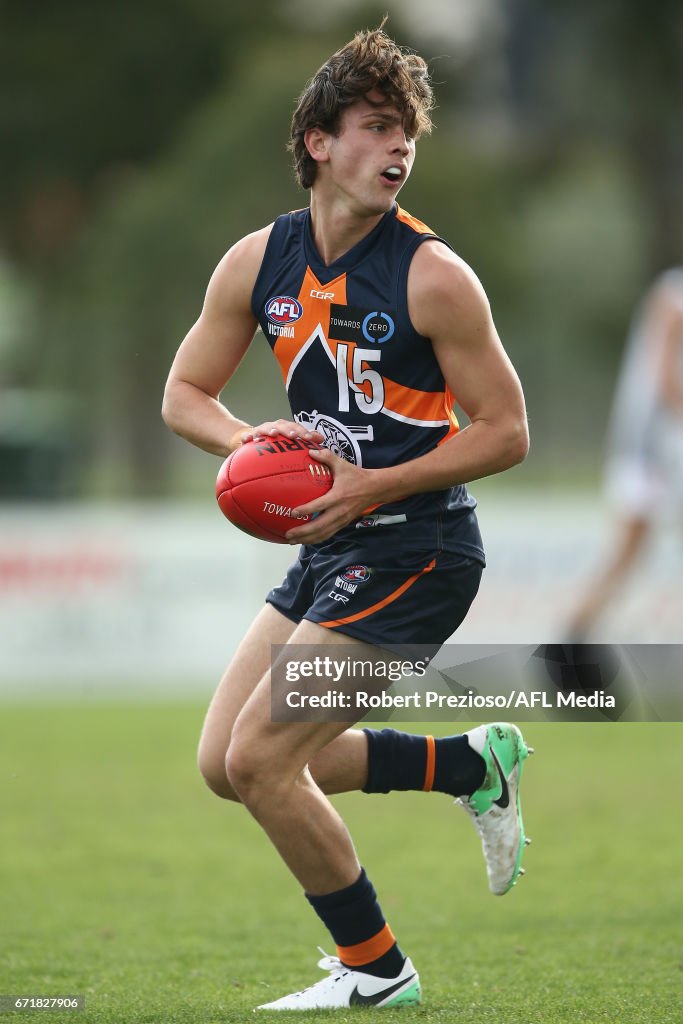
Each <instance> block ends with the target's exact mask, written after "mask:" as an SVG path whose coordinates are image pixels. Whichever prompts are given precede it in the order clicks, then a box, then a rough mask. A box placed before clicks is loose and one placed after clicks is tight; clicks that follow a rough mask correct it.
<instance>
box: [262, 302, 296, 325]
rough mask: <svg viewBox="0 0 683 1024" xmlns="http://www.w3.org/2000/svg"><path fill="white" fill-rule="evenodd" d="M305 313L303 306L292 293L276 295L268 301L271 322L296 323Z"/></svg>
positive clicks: (267, 313) (267, 312)
mask: <svg viewBox="0 0 683 1024" xmlns="http://www.w3.org/2000/svg"><path fill="white" fill-rule="evenodd" d="M303 315H304V310H303V306H302V305H301V303H300V302H299V301H298V299H294V298H292V296H291V295H275V296H274V297H273V298H272V299H268V301H267V302H266V316H267V317H268V319H269V320H270V322H271V324H276V325H277V326H281V325H283V324H294V323H296V321H297V320H300V319H301V317H302V316H303Z"/></svg>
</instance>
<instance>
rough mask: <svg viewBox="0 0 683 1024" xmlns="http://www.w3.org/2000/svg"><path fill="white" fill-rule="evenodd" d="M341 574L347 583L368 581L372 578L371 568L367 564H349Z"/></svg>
mask: <svg viewBox="0 0 683 1024" xmlns="http://www.w3.org/2000/svg"><path fill="white" fill-rule="evenodd" d="M340 575H341V578H342V579H343V580H346V581H347V583H367V581H368V580H369V579H370V570H369V569H368V567H367V565H349V566H347V568H346V569H344V572H343V573H341V574H340Z"/></svg>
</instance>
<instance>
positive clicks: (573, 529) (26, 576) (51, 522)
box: [0, 494, 683, 698]
mask: <svg viewBox="0 0 683 1024" xmlns="http://www.w3.org/2000/svg"><path fill="white" fill-rule="evenodd" d="M480 521H481V525H482V532H483V534H484V539H485V543H486V548H487V553H488V559H489V567H488V568H487V570H486V572H485V574H484V581H483V583H482V588H481V591H480V594H479V597H478V598H477V601H476V602H475V606H474V607H473V609H472V611H471V612H470V615H469V617H468V619H467V621H466V623H465V624H464V626H463V627H462V628H461V630H460V631H459V633H458V636H457V639H458V640H460V641H462V642H463V643H474V644H484V643H486V644H492V643H497V644H509V643H522V644H529V643H543V642H554V641H558V640H561V639H563V637H562V630H563V623H564V621H565V617H566V614H567V612H568V609H569V608H570V606H571V604H572V602H573V601H574V599H575V596H576V594H577V592H578V589H579V588H580V587H582V586H583V585H584V584H585V582H586V581H587V579H588V577H589V575H590V573H591V571H592V570H593V567H594V566H595V564H596V562H597V559H598V556H599V552H600V551H601V550H602V549H603V548H604V545H605V543H606V536H605V534H606V529H607V527H608V522H607V519H606V518H605V516H604V513H603V511H602V510H601V509H600V508H595V507H593V506H591V504H590V501H589V500H588V499H583V500H578V499H574V500H572V501H568V500H567V499H566V498H548V497H543V498H542V497H541V496H540V495H533V496H530V495H525V496H524V497H522V496H508V497H506V498H505V499H504V500H503V499H502V498H501V497H500V495H496V494H490V495H489V496H488V497H487V498H486V500H483V499H482V501H481V505H480ZM294 555H295V549H292V548H290V547H288V546H286V545H282V546H280V545H272V544H266V543H263V542H259V541H256V540H252V539H251V538H249V537H246V536H245V535H244V534H241V533H240V532H239V531H237V530H235V529H234V528H233V527H231V526H230V525H229V524H228V523H226V522H225V521H224V520H223V519H222V517H221V516H220V513H219V512H218V510H217V509H214V508H213V507H212V506H211V505H209V506H207V507H198V506H194V505H189V506H179V505H172V506H168V505H163V504H154V505H126V506H123V505H117V506H100V505H91V506H84V505H78V506H68V505H67V506H63V505H57V506H53V507H42V508H39V507H33V506H27V507H10V506H5V507H0V696H11V697H13V698H14V697H19V696H22V695H23V696H26V695H31V694H33V693H36V694H38V693H40V694H46V693H52V694H54V695H55V696H57V695H80V696H89V695H98V694H101V693H106V694H107V695H108V696H110V695H112V694H116V693H120V694H122V695H123V694H125V695H126V696H130V695H131V693H137V694H139V695H142V696H144V695H162V694H171V695H172V694H178V693H185V692H192V691H193V690H194V691H196V692H198V693H200V694H205V693H208V692H210V691H211V690H212V688H213V686H214V683H215V681H216V679H217V677H218V676H219V675H220V673H221V671H222V669H223V667H224V665H225V663H226V661H227V660H228V658H229V656H230V654H231V652H232V651H233V650H234V647H235V645H236V643H237V642H238V641H239V638H240V636H241V635H242V634H243V632H244V631H245V629H246V627H247V626H248V624H249V622H250V620H251V618H252V617H253V615H254V613H255V612H256V611H257V610H258V608H259V607H260V606H261V604H262V602H263V597H264V595H265V593H266V592H267V590H268V589H269V588H270V587H271V586H272V585H273V584H274V583H276V582H279V580H280V579H281V578H282V576H283V575H284V572H285V570H286V567H287V565H288V564H289V562H290V561H291V559H292V558H293V556H294ZM682 563H683V558H682V552H681V549H680V545H679V538H678V537H677V536H675V535H673V534H665V535H662V536H660V537H659V538H658V540H657V541H656V543H655V545H654V547H653V550H652V551H651V552H650V554H649V556H648V557H647V558H646V559H645V560H644V562H643V565H642V568H641V569H640V571H639V572H638V574H637V575H636V576H635V577H634V579H633V580H632V582H631V585H630V587H629V589H628V591H627V593H626V595H625V596H624V597H623V598H622V599H621V600H620V601H619V602H618V604H617V605H616V606H615V607H614V608H613V609H612V610H611V611H610V614H609V615H608V616H607V617H606V618H605V621H604V625H603V626H602V627H601V630H600V634H599V635H597V634H596V636H595V637H594V638H593V639H595V640H596V641H602V640H604V641H609V642H613V643H655V642H657V643H678V642H681V640H683V627H682V625H681V624H682V623H683V584H682V583H681V579H682V578H683V573H682V572H681V566H682Z"/></svg>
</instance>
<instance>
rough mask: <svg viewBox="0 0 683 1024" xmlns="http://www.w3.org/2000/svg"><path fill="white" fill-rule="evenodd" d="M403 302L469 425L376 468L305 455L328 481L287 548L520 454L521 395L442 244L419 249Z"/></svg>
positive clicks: (483, 304)
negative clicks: (322, 466)
mask: <svg viewBox="0 0 683 1024" xmlns="http://www.w3.org/2000/svg"><path fill="white" fill-rule="evenodd" d="M408 303H409V311H410V316H411V319H412V321H413V324H414V326H415V327H416V329H417V330H418V331H419V332H420V334H422V335H424V336H425V339H429V341H427V340H425V344H429V343H431V344H432V346H433V349H434V353H435V355H436V358H437V360H438V362H439V365H440V367H441V370H442V372H443V375H444V378H445V380H446V383H447V385H448V386H449V388H450V389H451V391H453V392H454V393H455V394H456V395H457V396H458V401H459V403H460V405H461V406H462V408H463V409H464V410H465V412H466V413H467V416H468V418H469V419H470V424H469V425H468V426H467V427H466V428H465V429H464V430H461V431H460V432H459V433H458V434H457V435H455V437H453V438H451V439H450V440H449V441H446V442H445V443H444V444H442V445H440V446H439V447H437V448H435V449H434V450H433V451H431V452H429V453H427V454H426V455H423V456H421V457H420V458H418V459H413V460H411V461H409V462H406V463H403V464H402V465H399V466H392V467H387V468H384V469H377V470H366V469H359V468H357V467H355V466H352V465H350V464H348V463H346V462H344V461H343V460H341V459H338V458H336V457H335V456H333V455H332V454H331V453H328V452H321V453H311V457H313V458H316V459H318V460H319V461H321V462H325V463H327V464H328V465H329V466H330V467H331V468H332V469H333V472H334V474H335V482H334V486H333V487H332V489H331V490H330V491H329V492H328V493H327V494H326V495H325V496H324V497H323V498H320V499H317V500H316V501H315V502H311V503H309V504H308V505H306V506H302V510H303V511H306V512H318V513H320V514H319V515H318V517H317V518H316V519H315V520H314V521H313V522H312V523H309V524H307V525H306V526H302V527H297V528H296V529H295V530H292V531H291V532H290V534H288V538H290V539H291V541H292V542H293V543H294V542H302V543H317V542H319V541H321V540H324V539H326V538H327V537H329V536H331V535H332V534H333V533H336V532H337V530H339V529H341V528H342V527H344V526H346V525H347V524H348V523H350V522H352V521H353V520H354V519H357V518H359V517H360V516H361V515H362V514H363V513H364V512H365V511H367V509H368V508H370V507H372V506H373V505H375V504H377V503H380V502H390V501H395V500H397V499H400V498H404V497H407V496H408V495H411V494H416V493H418V492H421V491H432V490H441V489H445V488H448V487H451V486H453V485H454V484H459V483H467V482H469V481H471V480H476V479H479V478H481V477H484V476H489V475H491V474H494V473H499V472H502V471H503V470H505V469H508V468H510V467H511V466H514V465H516V464H517V463H518V462H521V461H522V460H523V459H524V458H525V456H526V454H527V451H528V447H529V437H528V428H527V420H526V411H525V406H524V396H523V393H522V388H521V385H520V382H519V378H518V377H517V374H516V372H515V370H514V368H513V366H512V364H511V362H510V360H509V358H508V356H507V354H506V353H505V350H504V348H503V346H502V344H501V341H500V338H499V337H498V333H497V331H496V328H495V325H494V323H493V318H492V316H491V310H490V307H489V303H488V300H487V298H486V295H485V293H484V290H483V288H482V286H481V284H480V283H479V281H478V279H477V277H476V276H475V274H474V273H473V272H472V270H471V269H470V268H469V267H468V266H467V265H466V264H465V263H464V262H463V261H462V260H460V259H459V258H458V257H457V256H455V254H454V253H452V252H451V251H450V250H449V249H446V247H445V246H444V245H442V244H440V243H438V242H434V243H432V242H428V243H425V244H423V245H422V246H421V247H420V248H419V249H418V250H417V253H416V254H415V257H414V258H413V262H412V265H411V269H410V274H409V277H408Z"/></svg>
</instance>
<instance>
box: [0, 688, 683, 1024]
mask: <svg viewBox="0 0 683 1024" xmlns="http://www.w3.org/2000/svg"><path fill="white" fill-rule="evenodd" d="M202 717H203V709H202V708H199V707H197V706H194V705H190V706H186V707H179V706H140V707H130V708H128V707H102V706H97V705H91V706H89V707H64V706H55V707H50V708H42V709H41V708H39V707H37V706H34V707H28V706H27V707H7V706H5V707H2V708H0V822H1V826H2V827H1V829H0V837H1V839H0V844H1V845H0V880H1V881H0V886H1V888H0V992H3V993H7V994H27V993H29V992H33V993H36V994H43V995H50V994H53V995H55V994H74V993H82V994H85V996H86V999H87V1009H86V1011H85V1013H84V1014H76V1015H75V1016H74V1017H71V1018H70V1019H73V1020H75V1021H93V1022H98V1024H99V1022H103V1024H105V1022H106V1024H109V1022H131V1021H136V1022H147V1021H149V1022H152V1021H154V1022H165V1024H172V1022H179V1024H181V1022H182V1024H185V1022H187V1024H190V1022H193V1024H210V1022H231V1021H246V1020H252V1019H253V1018H252V1014H251V1011H252V1008H253V1007H254V1006H255V1005H256V1004H257V1003H259V1002H263V1001H264V1000H266V999H270V998H274V997H276V996H278V995H282V994H284V993H286V992H287V991H291V990H292V989H296V988H300V987H302V986H303V985H305V984H309V983H311V982H313V981H314V980H317V977H316V976H317V974H318V972H317V969H316V966H315V960H316V957H317V953H316V946H317V945H318V944H320V945H323V946H325V947H326V948H327V949H328V950H329V951H332V948H331V943H330V940H329V939H328V937H327V936H326V935H325V934H324V933H323V930H322V926H321V925H320V924H319V922H318V921H317V919H316V918H315V917H314V915H313V914H312V912H311V911H310V909H309V908H308V906H307V905H306V903H305V901H304V899H303V897H302V895H301V893H300V892H299V891H298V888H297V886H296V884H295V883H294V882H293V880H292V879H291V878H290V877H289V875H288V874H287V872H286V871H285V869H284V868H283V867H282V865H281V864H280V863H279V862H278V860H277V858H276V856H275V855H274V853H273V852H272V851H271V849H270V847H269V845H268V843H267V841H266V840H265V838H264V837H263V835H262V834H261V833H260V831H259V829H258V828H257V826H256V825H255V824H254V823H253V822H252V821H251V820H250V819H249V818H248V817H247V815H246V814H245V813H244V812H243V811H242V809H241V808H239V807H236V806H234V805H227V804H223V803H221V802H220V801H218V800H217V799H216V798H215V797H212V796H211V795H210V794H209V792H208V790H206V789H205V788H204V786H203V783H202V782H201V781H200V779H199V778H198V776H197V774H196V771H195V768H194V750H195V742H196V735H197V732H198V729H199V727H200V725H201V720H202ZM413 728H414V730H415V731H418V730H420V728H421V727H418V726H415V727H413ZM439 731H440V732H442V733H443V732H444V728H443V724H442V725H441V726H440V727H439ZM682 733H683V727H681V726H680V725H667V724H655V725H650V724H620V725H612V724H605V725H600V724H591V725H559V724H537V725H535V724H530V725H527V726H526V728H525V735H526V737H527V740H528V742H530V743H532V744H533V745H534V746H535V747H536V751H537V756H536V757H535V758H533V759H532V760H531V761H529V762H528V763H527V768H526V775H525V793H524V797H525V820H526V824H527V830H528V832H529V833H530V835H531V836H532V837H533V840H534V842H533V845H532V846H531V847H530V848H529V850H528V851H527V854H526V856H525V864H526V867H527V872H528V873H527V876H526V878H524V879H522V880H521V881H520V883H519V884H518V886H517V888H516V889H515V890H514V892H512V893H511V894H510V895H508V896H506V897H505V898H504V899H500V898H495V897H493V896H491V895H489V893H488V890H487V888H486V881H485V873H484V866H483V861H482V860H481V855H480V852H479V847H478V840H477V838H476V835H475V833H474V830H473V829H472V828H471V825H470V823H469V822H468V820H467V818H466V816H465V815H464V814H462V813H461V812H460V811H458V810H457V809H454V808H452V807H451V806H450V802H449V800H448V798H447V797H444V796H441V795H429V796H427V795H423V794H419V793H415V794H412V793H411V794H393V795H391V796H389V797H382V796H373V797H369V796H363V795H361V794H349V795H345V796H342V797H338V798H336V800H335V802H336V805H337V806H338V807H339V809H340V810H341V813H342V814H343V815H344V817H345V818H346V820H347V822H348V824H349V826H350V828H351V831H352V833H353V835H354V837H355V840H356V844H357V847H358V850H359V855H360V857H361V861H362V862H363V863H364V865H365V866H366V868H367V870H368V873H369V874H370V877H371V878H372V879H373V881H374V883H375V886H376V888H377V889H378V891H379V893H380V898H381V901H382V904H383V907H384V910H385V913H386V915H387V917H388V919H389V921H390V923H391V925H392V928H393V930H394V931H395V932H396V934H397V935H398V937H399V941H400V943H401V945H402V947H403V948H404V949H405V950H406V951H407V952H408V953H410V955H411V956H412V958H413V960H414V961H415V963H416V965H417V967H418V969H419V970H420V974H421V977H422V982H423V989H424V995H425V1001H424V1003H423V1005H422V1007H420V1008H419V1009H418V1010H403V1011H400V1010H394V1011H378V1010H367V1009H364V1008H361V1009H358V1010H355V1011H344V1012H341V1013H335V1014H331V1013H329V1012H328V1013H313V1014H309V1015H308V1016H307V1018H306V1019H307V1020H308V1021H311V1022H315V1021H322V1020H329V1019H331V1018H334V1019H336V1020H359V1019H362V1020H364V1021H370V1020H375V1019H378V1020H382V1021H386V1022H391V1021H394V1020H396V1021H401V1022H403V1024H405V1022H406V1021H409V1020H417V1021H421V1022H425V1024H427V1022H432V1021H434V1022H436V1021H444V1022H446V1021H457V1022H458V1024H466V1022H475V1021H476V1022H477V1024H481V1022H482V1021H484V1022H496V1024H498V1022H500V1024H535V1022H538V1024H561V1022H565V1021H566V1022H570V1021H571V1022H586V1024H588V1022H591V1024H593V1022H596V1024H597V1022H614V1024H632V1022H636V1021H637V1022H641V1021H642V1022H647V1024H658V1022H665V1021H671V1022H674V1021H680V1020H681V1002H682V999H681V997H682V993H683V963H682V961H683V953H682V951H681V944H680V939H681V928H680V913H681V905H680V895H681V849H683V819H682V816H681V814H680V789H681V786H680V779H681V755H680V750H681V738H682ZM320 976H321V977H322V975H320ZM7 1019H8V1020H9V1019H10V1017H9V1014H8V1015H7ZM15 1019H16V1017H15ZM38 1019H39V1020H40V1021H42V1022H45V1024H48V1022H49V1021H52V1020H60V1021H64V1020H65V1019H69V1017H68V1015H66V1014H54V1013H49V1012H43V1013H42V1014H41V1015H40V1016H39V1017H38ZM277 1019H278V1020H281V1021H283V1022H286V1021H288V1020H291V1019H301V1018H300V1017H297V1015H296V1014H280V1015H279V1016H278V1018H277Z"/></svg>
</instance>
